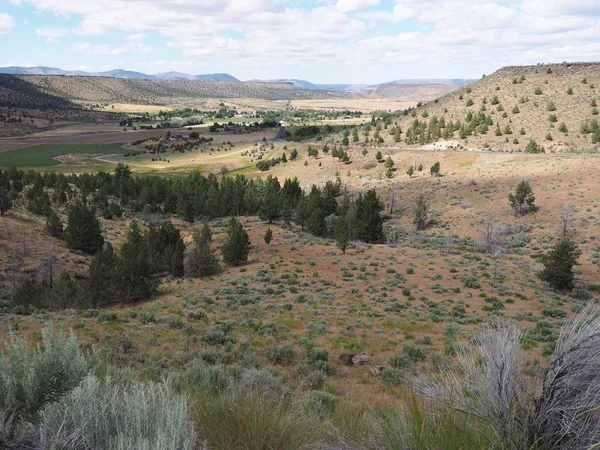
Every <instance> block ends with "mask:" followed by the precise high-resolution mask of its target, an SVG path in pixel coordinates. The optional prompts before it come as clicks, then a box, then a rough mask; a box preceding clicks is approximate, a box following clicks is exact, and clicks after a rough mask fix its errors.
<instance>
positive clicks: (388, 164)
mask: <svg viewBox="0 0 600 450" xmlns="http://www.w3.org/2000/svg"><path fill="white" fill-rule="evenodd" d="M385 167H387V168H388V169H391V168H392V167H394V161H393V160H392V157H391V156H388V158H387V159H386V160H385Z"/></svg>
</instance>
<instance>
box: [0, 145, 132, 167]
mask: <svg viewBox="0 0 600 450" xmlns="http://www.w3.org/2000/svg"><path fill="white" fill-rule="evenodd" d="M130 151H131V150H127V149H124V148H121V144H58V145H46V144H44V145H36V146H35V147H28V148H23V149H20V150H11V151H9V152H4V153H0V166H55V165H58V164H60V162H59V161H57V160H55V159H53V158H54V157H56V156H61V155H71V154H82V155H83V154H85V155H115V154H125V153H128V152H130Z"/></svg>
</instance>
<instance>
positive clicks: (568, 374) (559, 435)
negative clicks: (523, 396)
mask: <svg viewBox="0 0 600 450" xmlns="http://www.w3.org/2000/svg"><path fill="white" fill-rule="evenodd" d="M599 315H600V311H599V310H598V309H597V308H595V307H591V306H588V307H586V308H585V309H584V310H583V311H582V312H581V313H580V314H579V315H578V316H577V317H575V318H574V319H572V320H571V321H570V322H569V323H568V324H567V325H566V326H565V327H564V328H563V330H562V331H561V333H560V335H559V338H558V340H557V342H556V347H555V350H554V354H553V356H552V358H551V360H550V363H549V364H548V368H547V369H546V371H545V376H544V379H543V382H542V387H541V392H540V393H539V395H538V396H537V398H536V400H535V404H534V408H533V412H532V414H531V421H530V444H531V445H534V444H535V445H536V448H538V449H559V450H562V449H565V450H566V449H592V448H600V445H599V443H600V350H599V349H600V319H599Z"/></svg>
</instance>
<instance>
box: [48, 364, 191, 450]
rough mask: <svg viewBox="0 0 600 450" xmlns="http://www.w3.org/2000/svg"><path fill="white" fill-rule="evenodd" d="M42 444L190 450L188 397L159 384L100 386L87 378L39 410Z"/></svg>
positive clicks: (72, 449) (75, 449)
mask: <svg viewBox="0 0 600 450" xmlns="http://www.w3.org/2000/svg"><path fill="white" fill-rule="evenodd" d="M41 430H43V432H42V433H41V434H42V439H41V441H42V445H43V448H53V449H54V448H60V449H61V450H79V449H81V448H105V449H108V448H110V449H115V450H125V449H144V450H164V449H176V448H177V449H181V450H193V449H194V448H195V444H196V433H195V431H194V426H193V423H192V421H191V418H190V414H189V412H188V403H187V399H186V398H185V397H183V396H180V395H177V394H175V392H173V389H172V388H171V387H170V386H169V385H167V384H164V383H160V384H157V383H139V382H136V383H132V384H131V385H117V384H112V383H111V382H110V380H109V381H108V382H107V383H106V384H103V383H101V382H100V381H99V380H98V379H97V378H95V377H93V376H88V377H87V378H85V379H84V380H83V383H82V384H81V385H80V386H79V387H77V388H75V389H74V390H73V391H72V392H71V393H69V394H68V395H66V396H65V397H63V398H62V399H61V400H60V401H58V402H57V403H53V404H51V405H48V406H47V407H46V408H45V409H44V410H43V411H42V414H41Z"/></svg>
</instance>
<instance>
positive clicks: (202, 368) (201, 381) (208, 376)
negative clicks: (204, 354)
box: [183, 359, 229, 391]
mask: <svg viewBox="0 0 600 450" xmlns="http://www.w3.org/2000/svg"><path fill="white" fill-rule="evenodd" d="M183 381H184V383H185V385H186V386H188V387H192V388H195V389H202V390H206V391H220V390H222V389H225V388H226V387H227V385H228V384H229V379H228V378H227V377H226V376H225V374H224V373H223V369H222V368H221V367H219V366H211V365H208V364H206V363H205V362H204V361H203V360H201V359H194V360H192V361H190V362H189V363H188V364H187V366H186V367H185V370H184V372H183Z"/></svg>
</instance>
